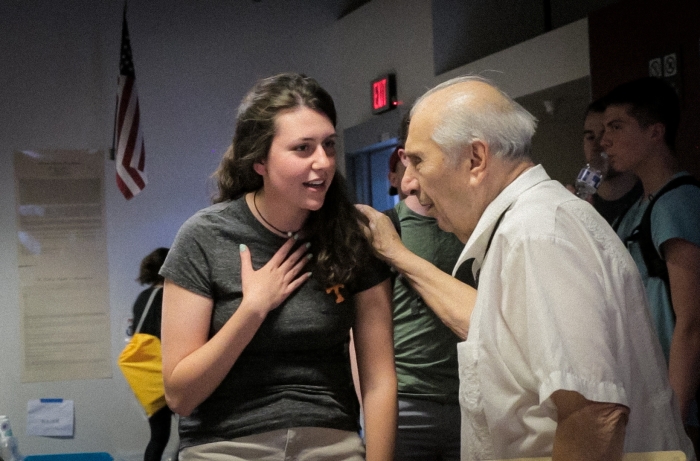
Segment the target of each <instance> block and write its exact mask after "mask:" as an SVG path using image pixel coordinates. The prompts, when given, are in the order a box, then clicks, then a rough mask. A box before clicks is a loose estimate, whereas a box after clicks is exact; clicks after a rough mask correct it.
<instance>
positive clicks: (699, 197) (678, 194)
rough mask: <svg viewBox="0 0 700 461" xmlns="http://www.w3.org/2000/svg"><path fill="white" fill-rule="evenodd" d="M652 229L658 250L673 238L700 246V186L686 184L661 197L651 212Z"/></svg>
mask: <svg viewBox="0 0 700 461" xmlns="http://www.w3.org/2000/svg"><path fill="white" fill-rule="evenodd" d="M651 231H652V240H653V242H654V247H655V248H656V249H657V251H658V250H659V248H660V247H661V245H663V243H664V242H666V241H667V240H670V239H673V238H680V239H683V240H687V241H689V242H690V243H692V244H694V245H696V246H699V247H700V187H695V186H692V185H684V186H680V187H678V188H676V189H673V190H670V191H668V192H667V193H665V194H664V195H662V196H661V197H659V200H658V201H657V202H656V203H655V204H654V208H653V210H652V212H651ZM659 253H661V252H659Z"/></svg>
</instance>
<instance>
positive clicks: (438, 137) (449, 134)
mask: <svg viewBox="0 0 700 461" xmlns="http://www.w3.org/2000/svg"><path fill="white" fill-rule="evenodd" d="M470 81H476V82H482V83H485V84H487V85H489V86H491V87H493V88H494V89H495V90H497V91H498V92H499V93H500V94H501V96H503V99H504V101H503V102H504V103H505V104H487V105H484V106H483V107H479V108H478V109H474V107H472V105H470V104H466V102H467V101H468V100H469V99H471V98H472V97H473V93H472V92H471V91H470V90H465V91H462V92H459V93H458V94H457V95H456V96H455V97H454V98H452V99H451V100H450V102H449V103H447V105H446V106H445V108H444V109H443V111H442V117H441V120H440V122H439V124H438V125H437V126H436V127H435V130H434V131H433V134H432V140H433V141H435V143H436V144H437V145H438V146H440V148H441V149H442V151H443V152H444V153H445V154H446V155H447V156H448V158H450V159H451V160H453V161H456V160H457V158H458V156H459V152H460V151H461V149H462V148H464V147H465V146H467V145H470V144H471V143H473V142H474V141H476V140H481V141H483V142H484V143H486V144H488V146H489V148H490V149H491V150H492V151H493V152H494V154H495V155H496V156H497V157H500V158H503V159H509V160H517V159H523V158H529V157H530V147H531V142H532V136H533V135H534V134H535V129H536V127H537V119H536V118H535V117H534V116H533V115H532V114H531V113H530V112H528V111H527V110H525V108H523V107H522V106H521V105H520V104H518V103H517V102H515V101H514V100H513V98H511V97H510V96H508V95H507V94H506V93H504V92H503V91H502V90H501V89H500V88H498V87H497V86H496V85H494V84H493V83H492V82H491V81H489V80H488V79H485V78H483V77H479V76H476V75H467V76H462V77H457V78H453V79H451V80H448V81H446V82H444V83H441V84H439V85H437V86H436V87H434V88H432V89H430V90H428V92H426V93H425V94H424V95H423V96H421V97H420V98H418V100H417V101H416V103H415V105H414V106H413V109H412V110H411V117H413V115H414V114H415V112H416V110H418V109H419V108H420V105H421V104H422V103H423V102H424V100H425V99H426V98H427V97H428V96H430V95H431V94H433V93H435V92H437V91H440V90H442V89H444V88H447V87H450V86H452V85H455V84H458V83H462V82H470Z"/></svg>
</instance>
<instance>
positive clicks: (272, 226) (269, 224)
mask: <svg viewBox="0 0 700 461" xmlns="http://www.w3.org/2000/svg"><path fill="white" fill-rule="evenodd" d="M257 197H258V191H255V193H254V194H253V206H254V207H255V211H257V212H258V216H260V219H262V220H263V221H264V222H265V224H267V225H268V226H270V227H271V228H273V229H274V230H276V231H277V232H278V233H280V234H284V235H286V236H287V237H291V236H292V235H294V234H296V233H298V232H299V231H300V230H301V229H297V230H295V231H283V230H282V229H278V228H277V227H275V226H274V225H273V224H272V223H271V222H270V221H268V220H267V219H265V216H263V214H262V213H260V210H259V209H258V203H257V201H256V198H257Z"/></svg>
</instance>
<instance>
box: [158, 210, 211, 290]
mask: <svg viewBox="0 0 700 461" xmlns="http://www.w3.org/2000/svg"><path fill="white" fill-rule="evenodd" d="M205 230H206V229H205V226H204V223H203V218H202V217H201V214H195V215H194V216H192V217H191V218H189V219H188V220H187V221H185V223H184V224H183V225H182V227H181V228H180V230H179V231H178V233H177V235H176V236H175V241H174V242H173V245H172V247H171V248H170V251H169V252H168V256H167V257H166V259H165V262H164V263H163V266H162V267H161V269H160V275H162V276H163V277H164V278H166V279H168V280H170V281H172V282H173V283H175V284H176V285H179V286H181V287H182V288H185V289H186V290H189V291H191V292H193V293H197V294H199V295H202V296H205V297H207V298H212V297H213V293H212V286H211V274H210V270H209V263H208V255H207V250H206V248H210V247H211V246H207V245H206V241H205V240H206V239H207V234H206V232H205Z"/></svg>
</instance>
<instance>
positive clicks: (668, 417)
mask: <svg viewBox="0 0 700 461" xmlns="http://www.w3.org/2000/svg"><path fill="white" fill-rule="evenodd" d="M535 125H536V122H535V119H534V118H533V117H532V115H530V114H529V113H528V112H527V111H526V110H524V109H523V108H522V107H521V106H519V105H518V104H517V103H516V102H514V101H513V100H512V99H511V98H509V97H508V96H507V95H506V94H504V93H503V92H501V91H500V90H499V89H497V88H496V87H494V86H493V85H491V84H490V83H488V82H487V81H485V80H483V79H480V78H476V77H462V78H458V79H454V80H450V81H448V82H446V83H444V84H442V85H439V86H437V87H436V88H434V89H432V90H430V91H428V93H426V94H425V95H424V96H423V97H421V98H420V99H419V100H418V101H417V102H416V104H415V106H414V109H413V111H412V113H411V125H410V128H409V134H408V140H407V143H406V156H407V157H408V160H409V164H408V166H407V169H406V172H405V174H404V178H403V183H402V187H403V188H404V189H405V190H410V191H412V193H413V194H415V195H417V196H418V199H419V201H420V203H421V204H422V205H424V206H426V207H427V208H428V213H429V214H430V215H431V216H433V217H435V218H436V219H437V222H438V224H439V226H440V227H441V228H442V229H443V230H445V231H449V232H453V233H455V234H456V235H457V237H459V239H460V240H461V241H463V242H466V246H465V248H464V251H463V252H462V254H461V256H460V258H459V259H458V261H457V265H456V267H455V272H456V271H457V270H458V268H459V266H460V265H462V264H467V263H468V264H471V270H472V274H473V275H474V278H475V280H476V281H477V283H478V288H479V291H478V295H476V296H475V293H474V291H473V290H472V289H470V288H469V287H467V286H466V285H461V286H459V285H458V284H460V282H458V281H456V280H455V279H453V280H451V281H448V280H447V279H446V278H444V277H441V276H439V274H437V273H436V272H435V271H434V270H432V269H430V266H429V265H426V264H424V263H422V262H421V261H419V260H418V259H416V257H415V255H414V256H411V255H410V254H409V253H408V252H406V251H405V249H404V248H402V246H401V244H400V240H399V239H398V238H397V236H396V235H395V234H393V233H392V232H393V231H392V229H391V224H390V223H389V222H388V221H389V220H388V218H385V217H383V216H382V215H381V214H379V213H375V212H374V211H372V210H369V209H366V208H363V211H364V212H365V213H366V214H367V215H368V217H369V230H370V231H371V232H372V238H373V244H374V246H375V249H376V250H377V252H378V253H379V254H380V255H381V256H383V257H384V258H385V259H386V260H387V261H388V262H390V263H391V264H393V265H394V266H395V267H396V268H397V269H398V270H399V271H400V272H401V273H403V274H404V275H405V277H407V278H408V279H409V280H410V281H411V283H412V285H413V286H414V288H416V290H417V291H418V292H419V293H421V295H422V296H424V297H425V296H428V297H430V296H438V297H442V298H444V299H443V302H445V303H448V304H452V305H451V306H450V307H451V308H452V309H454V305H455V303H457V305H459V306H461V308H462V309H463V310H464V311H466V312H470V311H471V312H470V314H471V315H470V317H469V321H468V325H465V328H466V329H467V330H468V335H467V340H466V341H465V342H462V343H459V344H458V346H457V348H458V354H459V375H460V390H459V400H460V405H461V408H462V459H464V460H481V459H500V458H517V457H539V456H552V457H553V459H555V460H569V461H571V460H584V459H585V460H616V459H621V458H622V453H623V451H624V452H642V451H661V450H683V451H684V452H685V453H686V455H687V457H688V459H695V455H694V452H693V449H692V446H691V445H690V441H689V440H688V438H687V436H686V435H685V433H684V431H683V424H682V422H681V419H680V413H679V409H678V404H677V403H676V401H675V399H674V397H673V393H672V391H671V389H670V387H669V383H668V378H667V375H666V372H665V364H664V358H663V355H662V353H661V349H660V347H659V344H658V341H657V340H656V338H655V337H654V331H653V327H652V326H651V323H650V321H649V315H648V312H647V309H646V299H645V297H644V288H643V286H642V283H641V280H640V276H639V272H638V271H637V269H636V267H635V265H634V261H632V259H631V258H630V256H629V254H628V253H627V251H626V249H625V247H624V246H623V245H622V243H621V242H620V240H619V239H618V238H617V236H616V235H615V233H614V232H613V231H612V229H611V228H610V226H608V224H607V223H606V222H605V220H604V219H603V218H602V217H601V216H600V215H599V214H598V213H597V212H596V211H595V210H594V209H593V207H591V206H590V205H589V204H588V203H586V202H585V201H582V200H579V199H577V198H576V197H575V196H574V195H572V194H571V193H569V192H568V191H567V190H566V189H565V188H564V187H563V186H562V185H561V184H560V183H558V182H556V181H553V180H551V179H550V178H549V176H547V173H546V172H545V171H544V169H543V168H542V167H541V166H535V165H534V164H533V162H532V160H531V159H530V158H529V149H530V140H531V138H532V136H533V134H534V131H535ZM446 277H447V278H449V276H446ZM443 284H444V286H443ZM460 290H461V293H462V295H461V296H458V295H455V293H457V292H460ZM460 297H461V299H459V298H460ZM458 299H459V300H458ZM426 303H428V304H430V300H429V299H426Z"/></svg>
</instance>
